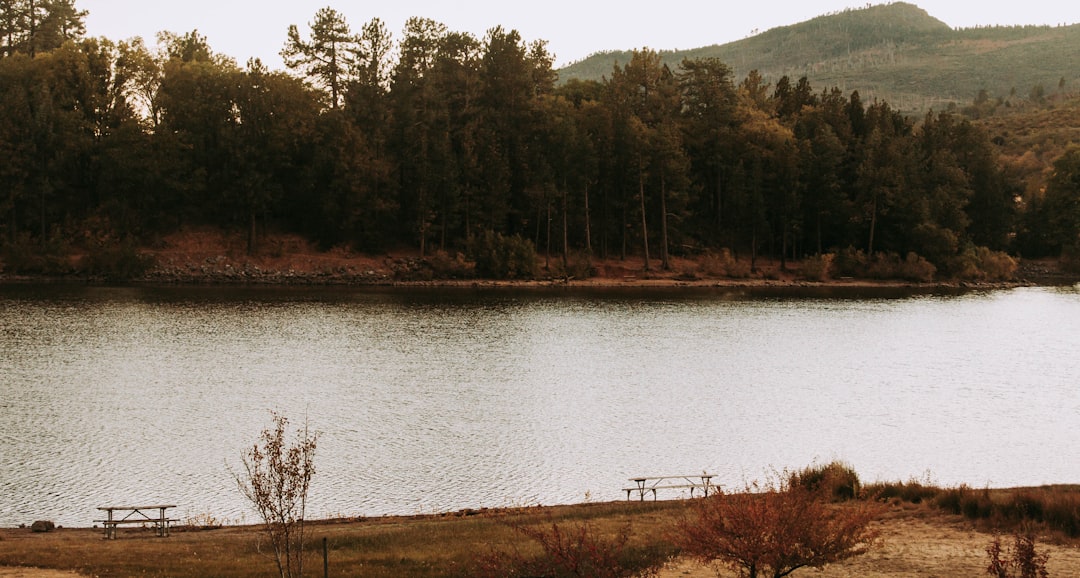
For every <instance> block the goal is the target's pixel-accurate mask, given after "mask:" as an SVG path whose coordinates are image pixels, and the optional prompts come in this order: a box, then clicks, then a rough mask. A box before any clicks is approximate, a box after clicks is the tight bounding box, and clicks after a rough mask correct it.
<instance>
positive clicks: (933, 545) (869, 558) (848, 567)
mask: <svg viewBox="0 0 1080 578" xmlns="http://www.w3.org/2000/svg"><path fill="white" fill-rule="evenodd" d="M878 524H879V528H880V530H881V538H882V544H881V545H880V546H878V547H877V548H875V549H873V550H871V551H870V552H869V553H867V554H865V555H863V556H859V557H856V558H853V559H851V560H848V561H846V562H843V563H839V564H834V565H830V566H827V567H826V568H825V569H824V570H821V571H818V570H814V569H800V570H797V571H796V572H795V573H794V574H793V575H792V576H793V577H796V578H797V577H799V576H818V577H820V578H856V577H858V578H901V577H903V578H916V577H917V578H935V577H936V578H953V577H978V576H986V575H987V574H986V566H987V564H988V560H989V559H988V557H987V554H986V547H987V546H988V545H989V544H990V542H991V540H992V539H993V535H992V534H990V533H987V532H983V531H979V530H976V529H975V528H974V526H972V523H971V522H969V521H967V520H964V519H963V518H961V517H959V516H953V515H948V514H944V513H941V511H940V510H937V509H934V508H928V507H920V506H912V505H906V506H902V507H897V508H894V509H893V510H891V511H889V512H887V513H886V514H885V515H884V516H883V517H882V519H881V520H880V521H879V522H878ZM16 532H19V531H16V530H0V538H3V537H6V538H8V539H11V540H18V539H19V536H18V535H17V534H16ZM23 532H25V530H23ZM71 532H74V533H76V534H77V536H79V537H78V538H75V537H68V538H65V540H72V539H74V540H76V542H75V543H76V544H77V542H78V540H95V541H96V540H100V537H99V536H98V533H97V532H96V531H90V530H73V531H71ZM5 534H6V536H5ZM196 538H198V536H196ZM212 538H214V536H210V537H209V538H207V539H212ZM22 539H25V538H22ZM1002 543H1003V545H1009V544H1010V543H1011V535H1004V536H1002ZM1036 547H1037V551H1038V552H1039V553H1047V554H1049V561H1048V563H1047V570H1048V571H1049V575H1050V576H1051V577H1052V578H1080V543H1072V544H1065V543H1061V542H1060V541H1058V540H1056V539H1054V538H1052V537H1047V536H1040V537H1038V541H1037V544H1036ZM77 576H80V575H79V574H77V573H74V572H70V571H62V570H45V569H36V568H12V567H0V578H73V577H77ZM735 576H737V574H736V573H734V572H732V571H730V570H727V569H723V568H719V569H718V568H712V567H707V566H702V565H701V564H699V563H697V562H695V561H693V560H688V559H682V560H677V561H675V562H673V563H671V564H669V565H668V566H667V567H665V568H663V569H662V570H661V572H660V578H734V577H735Z"/></svg>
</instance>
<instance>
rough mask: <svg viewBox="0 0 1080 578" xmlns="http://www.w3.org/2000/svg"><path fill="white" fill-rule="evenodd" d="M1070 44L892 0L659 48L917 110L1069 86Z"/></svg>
mask: <svg viewBox="0 0 1080 578" xmlns="http://www.w3.org/2000/svg"><path fill="white" fill-rule="evenodd" d="M1078 43H1080V25H1073V26H1068V27H1050V26H993V27H982V28H968V29H953V28H951V27H950V26H949V25H948V24H946V23H944V22H942V21H941V20H938V19H937V18H934V17H933V16H932V15H930V14H927V13H926V12H925V11H924V10H922V9H921V8H919V7H917V6H915V5H914V4H911V3H905V2H893V3H887V4H877V5H874V6H869V5H868V6H867V7H866V8H864V9H863V8H860V9H849V10H844V11H842V12H837V13H832V14H828V15H823V16H820V17H817V18H813V19H811V20H808V21H805V22H801V23H797V24H793V25H790V26H782V27H777V28H774V29H771V30H767V31H762V32H761V33H760V34H756V35H753V36H750V37H748V38H745V39H742V40H738V41H735V42H731V43H727V44H723V45H713V46H705V47H700V48H694V49H688V50H674V51H664V52H661V53H660V54H661V56H662V58H663V61H664V62H665V63H666V64H668V65H669V66H671V67H675V66H676V65H677V64H678V63H679V62H681V61H682V60H683V59H685V58H691V59H693V58H717V59H719V60H721V61H724V62H728V63H733V64H734V63H737V70H736V73H737V74H738V75H740V76H744V75H746V74H747V73H749V72H750V71H751V70H757V71H759V72H761V74H762V75H763V76H764V77H765V78H766V79H767V80H768V81H770V82H775V81H776V80H778V79H779V78H781V77H782V76H784V75H790V76H793V77H796V78H797V77H799V76H802V75H805V76H807V77H808V79H809V80H810V82H811V83H812V84H814V85H815V86H826V87H831V86H844V87H846V88H845V89H846V90H847V91H849V92H850V91H853V90H857V91H859V92H861V93H862V94H873V95H874V97H875V98H876V99H878V100H881V101H887V102H890V103H894V104H896V105H898V106H899V107H900V108H901V109H903V110H905V111H908V112H911V113H913V114H921V113H923V112H925V111H927V110H930V109H933V110H939V111H940V110H945V109H946V108H947V107H948V105H949V104H950V103H957V102H970V101H972V100H974V99H975V98H976V95H977V93H978V92H979V91H980V90H983V91H985V93H986V95H985V100H987V101H996V100H997V99H998V98H1000V99H1002V100H1003V101H1006V102H1008V103H1009V105H1010V106H1012V107H1016V106H1018V105H1022V104H1025V103H1026V102H1027V97H1028V96H1030V95H1031V93H1032V91H1033V90H1034V87H1037V86H1039V85H1043V86H1047V85H1053V86H1059V81H1060V78H1061V77H1062V76H1063V75H1064V76H1065V77H1066V79H1067V84H1068V85H1072V83H1075V81H1076V80H1077V78H1078V75H1077V72H1076V70H1075V66H1074V65H1073V60H1074V59H1075V50H1074V47H1075V46H1076V45H1077V44H1078ZM629 60H630V53H629V52H626V51H621V52H620V51H608V52H600V53H597V54H594V55H592V56H590V57H588V58H586V59H583V60H581V61H579V62H575V63H573V64H571V65H569V66H567V67H566V68H564V69H563V70H561V71H560V78H561V79H562V80H564V81H566V80H570V79H578V80H593V79H595V80H598V79H600V78H602V77H603V76H605V75H608V74H610V72H611V67H612V64H618V65H621V64H624V63H626V62H628V61H629ZM913 79H918V82H914V83H913V82H912V81H913ZM1012 89H1018V90H1019V91H1021V93H1020V94H1021V97H1019V98H1017V97H1016V96H1015V95H1012V94H1011V92H1012ZM1045 93H1046V91H1045V89H1044V90H1043V91H1042V94H1043V95H1044V96H1045Z"/></svg>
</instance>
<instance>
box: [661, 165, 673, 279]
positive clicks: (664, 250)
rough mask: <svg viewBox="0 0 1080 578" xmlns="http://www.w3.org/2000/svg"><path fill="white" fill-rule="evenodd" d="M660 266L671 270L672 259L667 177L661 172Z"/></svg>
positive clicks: (665, 269)
mask: <svg viewBox="0 0 1080 578" xmlns="http://www.w3.org/2000/svg"><path fill="white" fill-rule="evenodd" d="M660 266H661V267H662V268H663V269H664V271H670V270H671V261H670V260H669V258H668V228H667V179H665V178H664V174H663V173H662V172H661V174H660Z"/></svg>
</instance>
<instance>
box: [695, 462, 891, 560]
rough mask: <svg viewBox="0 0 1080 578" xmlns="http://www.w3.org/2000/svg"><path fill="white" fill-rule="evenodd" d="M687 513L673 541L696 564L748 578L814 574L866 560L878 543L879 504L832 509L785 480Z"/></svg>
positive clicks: (717, 498)
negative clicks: (874, 524)
mask: <svg viewBox="0 0 1080 578" xmlns="http://www.w3.org/2000/svg"><path fill="white" fill-rule="evenodd" d="M691 510H692V513H693V514H692V516H691V517H688V518H686V519H684V520H682V521H680V522H679V523H678V525H677V527H676V530H675V536H674V538H675V541H676V543H677V544H678V545H679V546H680V547H681V548H682V549H683V551H684V552H685V553H686V554H689V555H690V556H692V557H694V558H696V559H697V560H699V561H701V562H704V563H711V562H714V561H718V562H721V563H723V564H725V565H727V566H728V567H729V568H731V569H732V570H735V571H737V572H740V573H741V574H742V575H744V576H748V577H749V578H756V577H757V575H758V573H759V572H761V573H765V574H767V575H772V576H786V575H787V574H789V573H791V572H792V571H794V570H795V569H797V568H802V567H811V568H819V569H820V568H822V567H824V566H826V565H828V564H831V563H834V562H840V561H842V560H846V559H848V558H851V557H854V556H858V555H861V554H864V553H866V552H867V551H868V550H869V549H870V548H871V547H872V546H874V545H875V544H876V543H877V540H878V531H877V530H874V529H872V528H871V527H870V522H872V521H873V520H874V519H875V518H876V517H877V515H878V512H879V511H880V510H879V507H878V506H877V505H875V504H873V503H870V502H859V503H856V504H849V505H844V506H835V505H830V504H827V503H825V501H824V500H822V499H821V498H820V496H819V495H818V494H817V493H815V492H813V491H810V490H808V489H807V488H806V487H804V486H802V485H792V484H791V483H790V482H789V481H787V480H782V481H781V482H780V483H779V484H775V483H770V484H767V485H765V486H764V487H759V486H757V485H747V486H746V488H745V489H744V491H743V492H741V493H738V494H725V493H722V492H721V493H717V494H714V495H712V496H710V497H708V498H702V499H700V500H694V502H693V504H692V505H691Z"/></svg>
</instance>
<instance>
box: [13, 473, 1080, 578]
mask: <svg viewBox="0 0 1080 578" xmlns="http://www.w3.org/2000/svg"><path fill="white" fill-rule="evenodd" d="M828 467H829V466H826V468H828ZM803 473H804V479H807V480H811V483H815V484H822V483H823V484H825V485H826V486H828V485H830V484H832V485H833V486H834V487H830V488H829V489H827V492H826V493H827V494H828V495H832V496H834V498H835V499H836V500H838V503H837V505H836V506H835V507H837V508H845V507H854V506H852V505H849V504H852V503H853V502H850V501H845V498H847V497H848V492H847V490H846V489H845V488H846V487H847V486H846V485H845V484H847V483H848V482H850V481H851V478H847V480H848V482H845V481H844V478H843V476H835V475H832V474H830V473H829V472H826V475H824V476H817V477H815V476H805V473H806V472H803ZM811 473H813V472H811ZM833 473H835V472H833ZM822 480H824V481H822ZM837 480H840V481H839V482H837ZM854 482H855V488H853V489H855V494H856V495H857V497H856V498H855V502H854V504H857V503H858V501H859V500H867V499H869V500H875V501H878V502H881V503H882V504H883V508H884V509H883V513H882V516H881V518H880V520H879V522H877V524H879V525H880V527H881V529H882V531H883V534H884V535H885V536H886V543H885V545H884V546H882V547H883V548H886V550H885V551H883V552H882V553H880V554H879V555H878V556H877V557H874V556H869V557H868V558H867V559H866V560H863V561H862V562H858V561H855V562H852V563H851V564H853V566H850V568H853V569H850V570H844V568H845V567H848V566H846V565H845V564H841V565H839V566H840V568H839V569H834V570H830V571H829V573H828V574H827V575H830V576H834V575H835V576H848V575H860V574H862V575H867V574H865V572H866V568H867V565H870V568H872V569H875V573H872V574H869V575H878V576H892V575H908V576H910V575H925V572H929V571H931V569H932V570H933V572H936V573H938V575H949V576H953V575H971V574H970V570H971V568H978V567H980V564H982V558H984V557H985V548H986V546H987V544H988V543H989V542H990V540H991V539H992V537H993V535H994V534H995V533H998V532H1001V533H1006V534H1007V533H1010V532H1015V531H1020V530H1021V529H1023V530H1024V531H1031V532H1034V533H1035V534H1036V535H1038V537H1039V541H1040V547H1042V548H1047V549H1050V551H1051V552H1052V558H1051V561H1052V564H1051V565H1050V567H1051V568H1054V569H1055V570H1056V571H1055V572H1053V573H1052V574H1051V575H1052V576H1075V575H1078V574H1077V573H1078V572H1080V549H1078V546H1080V537H1078V536H1077V533H1076V532H1074V531H1073V530H1072V528H1075V525H1076V523H1077V521H1078V520H1080V486H1052V487H1042V488H1025V489H979V490H974V489H971V488H968V487H966V486H961V487H959V488H940V487H936V486H933V485H930V484H925V483H920V482H907V483H887V484H872V485H867V486H861V487H860V486H858V482H857V478H855V480H854ZM837 488H839V489H837ZM691 504H692V502H691V501H687V500H673V501H660V502H635V501H631V502H610V503H594V504H579V505H570V506H555V507H543V508H542V507H534V508H523V509H513V510H483V511H466V512H458V513H454V514H446V515H435V516H413V517H389V518H373V519H347V520H327V521H319V522H313V523H312V524H311V526H309V529H310V530H311V531H310V533H309V535H310V536H311V539H310V541H309V543H308V549H309V552H310V555H309V557H308V558H307V562H306V564H307V571H306V572H305V574H306V575H310V576H322V575H323V574H322V572H323V559H322V547H323V540H324V539H325V541H326V545H327V554H328V557H327V559H328V563H329V575H330V576H357V577H391V576H393V577H401V576H417V577H433V578H434V577H446V578H456V577H465V576H472V575H475V573H476V571H477V564H479V563H481V562H482V561H483V560H484V559H485V558H488V557H490V556H492V555H493V554H495V553H499V552H502V553H505V552H512V553H514V555H515V556H516V555H520V556H522V557H524V558H529V557H537V556H541V555H543V551H542V550H541V548H540V547H539V546H538V545H537V543H536V542H535V540H532V539H530V538H529V537H527V536H525V535H523V533H522V532H520V531H519V529H520V528H521V527H530V528H537V529H540V530H545V529H550V528H552V527H554V526H555V525H557V526H559V527H561V528H563V529H564V530H565V529H574V528H581V527H583V526H586V527H587V528H588V532H590V533H591V535H592V536H593V537H596V538H599V539H600V540H601V541H602V542H604V541H610V540H613V539H615V538H616V537H617V536H618V535H619V534H620V532H621V531H623V530H625V529H626V528H628V527H629V529H630V534H629V538H628V540H627V541H626V542H625V544H624V545H622V546H620V551H619V553H620V556H621V557H622V559H625V560H627V561H628V563H630V564H639V565H641V567H644V566H648V565H650V564H653V563H659V562H664V561H669V560H678V557H679V552H678V551H677V549H676V547H675V546H674V545H673V543H672V540H671V538H672V528H673V527H674V526H675V525H676V523H677V522H678V521H679V520H680V519H681V518H682V517H683V516H684V514H685V513H686V512H687V509H688V507H689V506H690V505H691ZM515 528H518V529H515ZM946 535H949V536H950V537H949V540H952V541H954V542H955V541H958V540H959V542H958V544H959V545H957V544H953V543H952V542H950V543H949V545H948V546H947V547H942V548H933V547H931V546H932V545H933V543H934V540H944V539H945V538H944V536H946ZM958 548H962V549H963V556H960V554H959V553H958V551H957V549H958ZM935 552H936V553H935ZM942 552H945V555H944V559H945V561H944V562H943V561H942V559H941V557H942V556H943V554H942ZM934 556H937V558H933V557H934ZM931 558H933V559H931ZM954 558H955V562H949V560H951V559H954ZM901 561H902V564H901V563H900V562H901ZM886 563H887V564H886ZM683 564H684V566H679V567H678V568H682V569H677V570H669V571H667V573H664V572H661V575H662V576H687V575H689V576H698V575H701V576H714V575H715V574H714V573H712V570H703V571H705V572H707V573H703V574H698V573H697V571H698V570H696V569H692V568H691V569H689V570H687V569H685V568H687V567H686V566H685V564H686V563H685V562H684V563H683ZM860 564H861V565H860ZM942 564H945V566H944V567H943V566H942ZM949 564H953V565H952V566H949ZM879 565H888V566H889V567H892V566H896V567H898V568H899V567H902V568H908V569H909V570H908V571H909V572H914V573H908V574H903V573H902V572H900V573H897V574H893V573H891V572H890V571H884V570H883V571H882V572H880V573H877V570H876V569H877V567H878V566H879ZM0 566H32V567H39V568H55V569H62V570H73V571H77V572H79V573H80V574H84V575H88V576H163V577H174V576H175V577H194V576H221V577H236V578H243V577H255V576H267V575H271V574H274V573H275V566H274V561H273V559H272V556H271V553H270V551H269V548H268V545H267V543H266V541H265V539H264V538H263V537H262V534H261V532H260V530H259V528H258V527H254V526H243V527H210V528H203V527H194V526H182V527H179V528H177V529H176V530H175V531H174V532H173V534H172V536H171V537H169V538H166V539H161V538H156V537H155V536H154V534H153V532H152V531H151V530H143V529H126V530H121V532H120V535H119V539H117V540H104V539H103V536H102V532H101V530H98V529H58V530H56V531H54V532H50V533H42V534H35V533H32V532H31V531H30V530H29V529H7V530H0ZM882 567H884V566H882ZM829 568H832V567H831V566H830V567H829ZM1070 568H1073V570H1069V569H1070ZM911 569H914V570H911ZM810 572H812V571H800V572H799V573H797V574H796V575H801V574H806V573H810ZM898 572H899V571H898ZM723 576H727V574H723Z"/></svg>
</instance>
